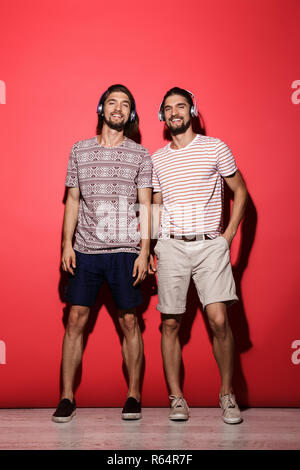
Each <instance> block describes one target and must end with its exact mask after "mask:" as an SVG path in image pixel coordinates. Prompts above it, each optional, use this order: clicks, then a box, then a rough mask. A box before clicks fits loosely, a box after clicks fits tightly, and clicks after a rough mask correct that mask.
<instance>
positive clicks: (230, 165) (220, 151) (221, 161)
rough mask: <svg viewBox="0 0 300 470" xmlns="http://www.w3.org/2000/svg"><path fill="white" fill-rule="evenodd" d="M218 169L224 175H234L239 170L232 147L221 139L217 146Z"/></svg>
mask: <svg viewBox="0 0 300 470" xmlns="http://www.w3.org/2000/svg"><path fill="white" fill-rule="evenodd" d="M216 152H217V170H218V172H219V173H220V175H221V176H222V177H226V176H230V175H233V174H234V173H235V172H236V171H237V169H238V168H237V166H236V163H235V159H234V156H233V155H232V153H231V150H230V148H229V147H228V146H227V145H226V144H225V143H224V142H222V141H221V140H220V141H219V142H218V143H217V146H216Z"/></svg>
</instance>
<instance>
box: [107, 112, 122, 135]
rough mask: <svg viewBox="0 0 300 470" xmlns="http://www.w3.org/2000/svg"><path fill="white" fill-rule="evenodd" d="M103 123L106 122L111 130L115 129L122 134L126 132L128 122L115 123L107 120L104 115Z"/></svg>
mask: <svg viewBox="0 0 300 470" xmlns="http://www.w3.org/2000/svg"><path fill="white" fill-rule="evenodd" d="M103 121H104V122H105V124H107V125H108V127H110V128H111V129H114V130H115V131H118V132H121V131H123V130H124V128H125V126H126V124H127V122H128V121H127V122H120V123H117V122H116V123H115V122H112V121H111V120H110V119H106V117H105V116H104V114H103Z"/></svg>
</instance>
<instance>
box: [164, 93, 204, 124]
mask: <svg viewBox="0 0 300 470" xmlns="http://www.w3.org/2000/svg"><path fill="white" fill-rule="evenodd" d="M184 91H186V92H187V93H188V94H189V95H190V97H191V98H192V102H193V106H191V111H190V113H191V117H192V118H194V117H197V116H198V109H197V103H196V98H195V96H194V95H193V93H192V92H191V91H189V90H186V89H185V88H184ZM174 94H176V93H174ZM178 94H179V93H178ZM163 102H164V100H163V101H162V102H161V104H160V107H159V111H158V119H159V120H160V121H165V113H164V110H163V109H162V106H163Z"/></svg>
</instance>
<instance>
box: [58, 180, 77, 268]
mask: <svg viewBox="0 0 300 470" xmlns="http://www.w3.org/2000/svg"><path fill="white" fill-rule="evenodd" d="M79 201H80V190H79V188H69V189H68V196H67V201H66V206H65V213H64V224H63V240H62V257H61V263H62V268H63V270H64V271H68V272H70V273H71V274H74V271H73V269H72V268H75V267H76V256H75V252H74V250H73V246H72V240H73V235H74V231H75V228H76V225H77V220H78V210H79Z"/></svg>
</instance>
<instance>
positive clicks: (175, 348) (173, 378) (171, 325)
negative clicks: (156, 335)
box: [161, 314, 183, 397]
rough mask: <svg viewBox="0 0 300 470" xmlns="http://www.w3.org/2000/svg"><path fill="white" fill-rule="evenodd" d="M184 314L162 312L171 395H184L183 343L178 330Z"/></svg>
mask: <svg viewBox="0 0 300 470" xmlns="http://www.w3.org/2000/svg"><path fill="white" fill-rule="evenodd" d="M181 318H182V315H176V317H175V316H174V315H173V316H171V315H167V314H162V334H161V352H162V358H163V365H164V371H165V376H166V380H167V384H168V386H169V390H170V395H174V396H176V397H181V396H183V393H182V390H181V387H180V367H181V345H180V342H179V337H178V332H179V328H180V322H181Z"/></svg>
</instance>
